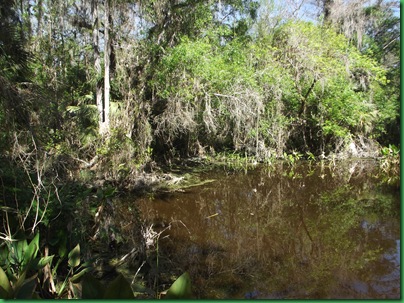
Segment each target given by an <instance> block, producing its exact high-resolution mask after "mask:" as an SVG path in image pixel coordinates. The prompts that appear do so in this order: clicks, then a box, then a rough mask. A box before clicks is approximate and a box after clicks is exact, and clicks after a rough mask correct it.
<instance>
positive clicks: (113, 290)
mask: <svg viewBox="0 0 404 303" xmlns="http://www.w3.org/2000/svg"><path fill="white" fill-rule="evenodd" d="M133 298H134V295H133V291H132V288H131V287H130V284H129V282H128V281H127V280H126V279H125V277H124V276H123V275H122V274H120V275H119V276H118V277H116V278H115V279H114V280H113V281H112V282H111V283H110V284H109V285H108V287H107V290H106V291H105V294H104V299H133Z"/></svg>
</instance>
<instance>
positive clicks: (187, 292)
mask: <svg viewBox="0 0 404 303" xmlns="http://www.w3.org/2000/svg"><path fill="white" fill-rule="evenodd" d="M191 296H192V290H191V277H190V276H189V273H188V272H185V273H183V274H182V275H181V276H180V277H179V278H178V279H177V280H175V282H174V283H173V285H171V287H170V288H169V289H168V291H167V296H166V299H189V298H191Z"/></svg>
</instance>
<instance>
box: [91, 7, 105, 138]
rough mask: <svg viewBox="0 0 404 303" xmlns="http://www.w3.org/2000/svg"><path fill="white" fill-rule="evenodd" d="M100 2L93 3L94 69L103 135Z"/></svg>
mask: <svg viewBox="0 0 404 303" xmlns="http://www.w3.org/2000/svg"><path fill="white" fill-rule="evenodd" d="M97 1H98V0H92V1H91V10H92V15H93V22H94V24H93V50H94V69H95V72H96V75H95V76H96V77H97V82H96V88H95V99H96V104H97V109H98V125H99V131H100V133H102V130H103V124H104V105H103V100H102V81H101V58H100V50H99V40H100V39H99V25H100V23H99V19H98V3H97Z"/></svg>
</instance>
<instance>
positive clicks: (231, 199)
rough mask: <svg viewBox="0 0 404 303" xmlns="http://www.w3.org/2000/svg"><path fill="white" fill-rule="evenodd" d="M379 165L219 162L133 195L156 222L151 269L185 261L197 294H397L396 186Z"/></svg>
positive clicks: (182, 266)
mask: <svg viewBox="0 0 404 303" xmlns="http://www.w3.org/2000/svg"><path fill="white" fill-rule="evenodd" d="M379 173H380V171H379V169H378V167H377V165H376V164H375V163H374V162H373V161H360V162H345V163H341V162H340V163H337V164H336V166H333V167H327V166H325V165H321V164H312V165H310V164H308V163H303V164H297V165H294V166H293V167H291V166H288V165H287V164H279V165H276V166H275V167H272V168H257V169H255V170H252V171H248V172H226V171H223V170H221V171H214V172H207V173H201V175H200V178H201V179H204V180H213V181H212V182H209V183H207V184H205V185H202V186H197V187H192V188H189V189H186V190H185V191H184V192H175V193H166V194H155V195H154V196H153V197H148V198H142V199H140V200H137V203H139V206H140V209H141V214H142V217H143V219H144V220H146V222H147V223H148V224H149V226H150V225H151V224H153V228H154V230H155V231H156V232H161V231H163V232H162V233H161V234H160V237H159V241H158V253H159V256H160V260H159V262H160V267H161V269H159V270H161V272H164V270H168V268H169V267H170V268H171V272H172V271H173V270H174V272H175V273H177V274H181V273H183V272H185V271H188V272H189V274H190V276H191V280H192V289H193V293H194V295H195V298H210V299H222V298H227V299H230V298H231V299H243V298H248V299H252V298H258V299H279V298H294V299H301V298H312V299H327V298H356V299H359V298H399V297H400V189H399V185H398V184H395V185H391V184H390V185H389V182H386V181H387V179H385V180H384V182H382V180H381V176H380V175H379ZM396 180H397V178H396ZM396 183H397V182H396Z"/></svg>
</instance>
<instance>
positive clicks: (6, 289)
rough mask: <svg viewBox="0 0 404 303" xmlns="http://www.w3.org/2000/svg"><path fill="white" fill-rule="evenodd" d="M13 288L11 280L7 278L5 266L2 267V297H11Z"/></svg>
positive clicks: (0, 291)
mask: <svg viewBox="0 0 404 303" xmlns="http://www.w3.org/2000/svg"><path fill="white" fill-rule="evenodd" d="M11 292H12V289H11V286H10V281H9V280H8V278H7V275H6V273H5V272H4V270H3V268H1V267H0V298H1V299H8V298H10V295H11Z"/></svg>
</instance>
